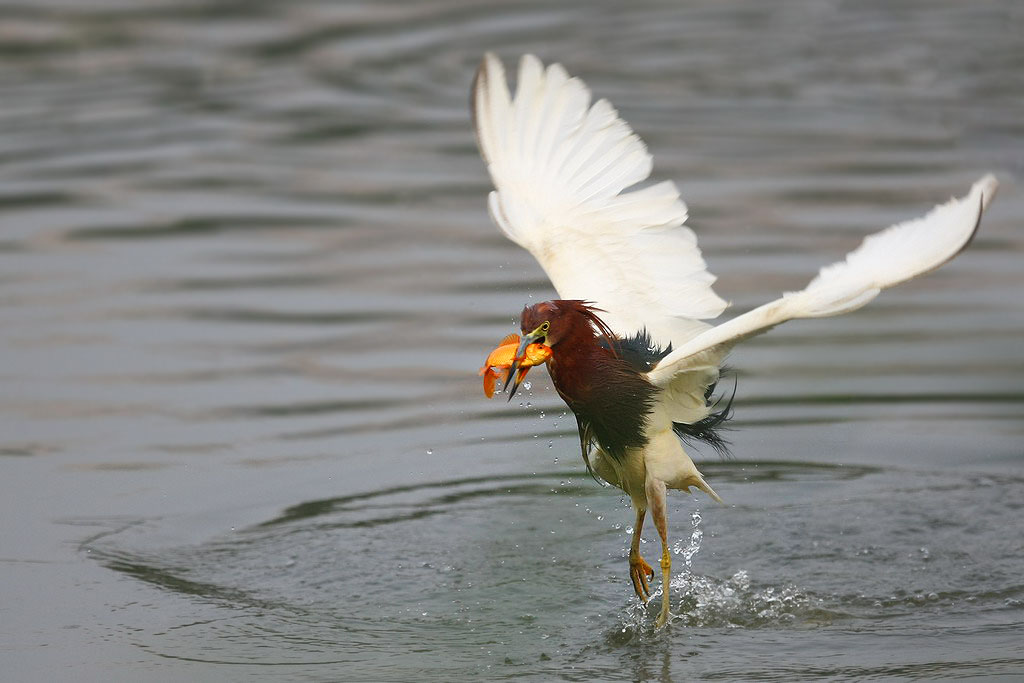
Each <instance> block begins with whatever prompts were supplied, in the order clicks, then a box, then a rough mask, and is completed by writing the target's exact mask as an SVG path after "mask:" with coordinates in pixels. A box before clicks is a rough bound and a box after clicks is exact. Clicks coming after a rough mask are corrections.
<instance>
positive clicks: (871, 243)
mask: <svg viewBox="0 0 1024 683" xmlns="http://www.w3.org/2000/svg"><path fill="white" fill-rule="evenodd" d="M998 186H999V183H998V182H996V179H995V177H994V176H992V175H986V176H985V177H984V178H982V179H980V180H978V182H976V183H974V186H973V187H971V191H970V192H969V193H968V194H967V196H966V197H964V198H962V199H951V200H950V201H949V202H947V203H945V204H942V205H940V206H937V207H935V208H934V209H932V211H931V212H930V213H928V215H926V216H924V217H923V218H918V219H916V220H912V221H907V222H905V223H899V224H898V225H894V226H892V227H890V228H886V229H885V230H882V231H881V232H877V233H875V234H874V235H870V236H868V237H867V238H866V239H865V240H864V242H863V243H861V245H860V246H859V247H857V248H856V249H854V250H853V251H851V252H850V253H849V254H847V256H846V260H845V261H840V262H838V263H833V264H832V265H830V266H826V267H824V268H822V269H821V271H820V272H819V273H818V276H817V277H816V278H814V279H813V280H811V282H810V284H809V285H807V287H805V288H804V289H802V290H800V291H799V292H787V293H786V294H783V295H782V297H781V298H779V299H776V300H775V301H772V302H771V303H767V304H765V305H763V306H760V307H758V308H755V309H754V310H752V311H750V312H748V313H744V314H743V315H741V316H738V317H736V318H734V319H732V320H730V321H729V322H726V323H723V324H721V325H718V326H717V327H714V328H712V329H710V330H708V331H706V332H704V333H702V334H700V335H698V336H696V337H694V338H693V339H691V340H690V341H689V342H687V343H685V344H683V345H681V346H679V347H677V348H676V349H675V350H674V351H673V352H672V353H670V354H669V355H667V356H666V357H665V358H663V359H662V361H661V362H660V363H658V365H657V366H656V367H655V368H654V369H652V370H651V371H650V372H649V373H648V375H647V377H648V379H650V380H651V381H652V382H653V383H655V384H657V385H659V386H662V387H666V388H669V389H675V387H676V386H677V385H678V384H683V385H686V386H688V385H689V384H690V383H691V382H690V380H689V379H688V375H690V374H692V373H694V372H695V371H704V370H706V369H707V368H709V367H717V366H718V364H719V363H720V362H721V360H722V359H723V358H724V357H725V355H726V354H727V353H728V352H729V350H730V349H731V348H732V347H733V346H734V345H735V344H737V343H738V342H740V341H742V340H744V339H746V338H748V337H752V336H754V335H756V334H760V333H761V332H765V331H767V330H768V329H770V328H772V327H774V326H776V325H778V324H780V323H783V322H786V321H787V320H792V319H793V318H820V317H825V316H830V315H839V314H840V313H849V312H850V311H854V310H856V309H858V308H860V307H861V306H863V305H864V304H866V303H868V302H869V301H871V300H872V299H874V298H875V297H876V296H878V294H879V292H881V291H882V290H883V289H886V288H887V287H892V286H893V285H897V284H899V283H901V282H906V281H907V280H909V279H911V278H914V277H917V276H918V275H922V274H924V273H927V272H929V271H932V270H935V269H936V268H938V267H939V266H941V265H942V264H944V263H946V262H947V261H949V260H950V259H951V258H953V257H954V256H956V255H957V254H958V253H960V251H961V250H962V249H963V248H964V247H966V246H967V244H968V243H969V242H970V241H971V238H972V237H974V233H975V231H977V229H978V226H979V225H980V223H981V215H982V213H983V212H984V211H985V208H986V207H987V206H988V204H989V202H991V201H992V197H993V196H995V192H996V188H997V187H998ZM698 374H699V373H698Z"/></svg>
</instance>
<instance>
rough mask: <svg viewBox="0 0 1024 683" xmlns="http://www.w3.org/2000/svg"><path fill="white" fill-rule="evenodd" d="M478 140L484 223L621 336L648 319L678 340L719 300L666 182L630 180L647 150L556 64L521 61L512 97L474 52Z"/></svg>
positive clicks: (667, 339)
mask: <svg viewBox="0 0 1024 683" xmlns="http://www.w3.org/2000/svg"><path fill="white" fill-rule="evenodd" d="M472 104H473V113H474V122H475V125H476V130H477V142H478V144H479V146H480V151H481V153H482V155H483V157H484V160H485V161H486V162H487V168H488V171H489V172H490V174H491V179H492V180H493V181H494V185H495V188H496V190H495V191H494V192H492V193H491V194H490V196H489V198H488V210H489V212H490V214H491V217H492V219H493V220H494V222H495V223H496V224H497V225H498V226H499V227H500V228H501V229H502V231H503V232H504V233H505V234H506V235H507V236H508V237H509V238H510V239H511V240H512V241H513V242H515V243H516V244H519V245H520V246H522V247H524V248H525V249H527V250H528V251H529V252H530V253H531V254H533V256H534V257H535V258H536V259H537V261H538V262H539V263H540V265H541V267H542V268H543V269H544V271H545V272H546V273H547V275H548V277H549V278H550V279H551V282H552V284H553V285H554V287H555V289H556V290H557V291H558V294H559V296H560V297H562V298H563V299H586V300H588V301H591V302H593V303H594V305H595V306H596V307H598V308H600V309H602V310H603V311H605V314H603V316H602V317H603V318H604V319H605V322H606V323H607V324H608V325H609V327H611V329H612V330H613V331H615V332H616V333H618V334H621V335H627V334H632V333H635V332H637V331H638V330H640V329H642V328H644V327H646V328H647V329H648V330H649V332H650V333H651V335H652V337H653V338H654V339H655V341H657V342H658V343H659V344H662V345H667V344H669V343H672V344H675V345H677V346H678V345H679V344H682V343H684V342H686V341H687V340H689V339H691V338H693V337H694V336H696V335H697V334H700V333H701V332H703V331H705V330H707V329H708V328H709V325H707V324H706V323H703V322H701V320H703V319H707V318H714V317H716V316H718V315H719V314H720V313H721V312H722V310H724V309H725V307H726V302H725V301H723V300H722V299H721V298H719V297H718V295H717V294H715V292H714V290H713V289H712V284H713V283H714V281H715V278H714V276H712V275H711V274H710V273H708V271H707V266H706V264H705V262H704V259H703V257H702V256H701V253H700V250H699V249H698V248H697V238H696V236H695V235H694V234H693V231H692V230H690V229H689V228H687V227H685V225H684V223H685V221H686V216H687V213H686V205H685V204H684V203H683V202H682V200H681V199H680V197H679V191H678V189H677V188H676V186H675V184H674V183H672V182H670V181H665V182H661V183H657V184H654V185H651V186H648V187H642V188H640V189H634V190H628V191H627V189H628V188H631V187H633V186H634V185H637V184H638V183H642V182H643V181H645V180H647V178H648V177H649V176H650V174H651V169H652V160H651V155H650V154H649V153H648V152H647V148H646V146H645V145H644V143H643V141H641V140H640V138H639V137H638V136H637V135H636V134H635V133H634V132H633V131H632V129H631V128H630V127H629V125H628V124H627V123H626V122H625V121H623V120H622V119H621V118H619V115H618V112H617V111H616V110H615V108H614V107H612V105H611V104H609V102H608V101H607V100H603V99H601V100H597V101H596V102H594V103H593V104H592V105H591V95H590V91H589V90H588V89H587V87H586V85H584V84H583V82H582V81H581V80H579V79H578V78H571V77H569V75H568V74H567V73H566V72H565V69H563V68H562V67H561V66H560V65H558V64H553V65H551V66H549V67H547V68H546V69H545V68H544V66H543V65H542V64H541V63H540V61H539V60H538V59H537V58H536V57H534V56H533V55H526V56H524V57H523V58H522V60H521V61H520V64H519V73H518V83H517V87H516V93H515V96H514V97H512V96H511V95H510V93H509V90H508V86H507V83H506V79H505V72H504V68H503V67H502V65H501V62H500V61H499V60H498V59H497V57H495V56H494V55H492V54H488V55H486V56H485V57H484V60H483V63H482V64H481V66H480V69H479V71H478V72H477V77H476V83H475V86H474V90H473V97H472Z"/></svg>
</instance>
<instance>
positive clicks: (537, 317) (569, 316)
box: [506, 299, 615, 401]
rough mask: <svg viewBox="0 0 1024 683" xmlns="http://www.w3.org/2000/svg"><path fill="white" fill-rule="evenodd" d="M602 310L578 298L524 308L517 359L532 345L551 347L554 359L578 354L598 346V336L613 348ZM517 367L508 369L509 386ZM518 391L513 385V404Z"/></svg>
mask: <svg viewBox="0 0 1024 683" xmlns="http://www.w3.org/2000/svg"><path fill="white" fill-rule="evenodd" d="M599 310H600V309H597V308H594V307H592V306H591V305H590V304H589V302H586V301H581V300H578V299H556V300H553V301H544V302H542V303H539V304H534V305H533V306H526V307H524V308H523V313H522V315H521V316H520V326H521V328H522V331H523V337H522V340H521V342H520V345H519V350H518V351H517V352H516V358H522V356H523V353H524V352H525V350H526V347H527V346H529V345H530V344H535V343H539V344H545V345H547V346H549V347H551V351H552V359H557V358H558V357H559V356H561V357H564V356H565V355H566V354H571V353H575V352H577V351H578V350H579V349H580V348H581V346H583V345H594V344H596V339H597V336H598V335H600V336H602V337H604V338H605V339H606V340H607V343H608V348H611V349H614V348H615V346H614V340H615V335H614V334H613V333H612V331H611V330H610V329H608V326H607V325H606V324H605V323H604V321H603V320H601V318H600V317H598V315H597V312H598V311H599ZM516 366H517V363H513V365H512V367H511V368H510V369H509V375H508V376H507V379H506V385H507V380H508V379H510V378H511V377H512V376H513V373H514V372H515V368H516ZM518 388H519V383H518V382H516V383H515V384H513V385H512V388H511V390H510V391H509V396H508V398H509V400H510V401H511V400H512V396H513V395H515V392H516V389H518Z"/></svg>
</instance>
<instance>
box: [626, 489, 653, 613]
mask: <svg viewBox="0 0 1024 683" xmlns="http://www.w3.org/2000/svg"><path fill="white" fill-rule="evenodd" d="M645 514H646V511H645V510H642V509H640V508H637V510H636V526H635V527H633V542H632V544H631V545H630V546H629V578H630V579H632V580H633V590H634V591H636V594H637V597H639V598H640V599H641V600H643V601H644V602H647V600H648V599H650V597H651V585H650V583H648V579H653V578H654V570H653V569H652V568H651V565H649V564H647V562H646V561H645V560H644V558H642V557H640V537H641V529H643V527H644V515H645Z"/></svg>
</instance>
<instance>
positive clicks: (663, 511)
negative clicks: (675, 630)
mask: <svg viewBox="0 0 1024 683" xmlns="http://www.w3.org/2000/svg"><path fill="white" fill-rule="evenodd" d="M646 488H647V504H648V505H649V506H650V508H651V516H652V517H654V528H656V529H657V530H658V535H659V536H661V614H659V615H658V620H657V621H656V622H655V623H654V625H655V627H657V628H661V627H662V626H664V625H665V624H666V623H668V617H669V613H668V605H669V594H668V593H669V579H670V578H671V576H672V556H671V554H670V553H669V551H668V500H667V498H668V496H667V495H666V490H665V482H663V481H661V480H660V479H654V478H653V477H650V476H648V477H647V483H646Z"/></svg>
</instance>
